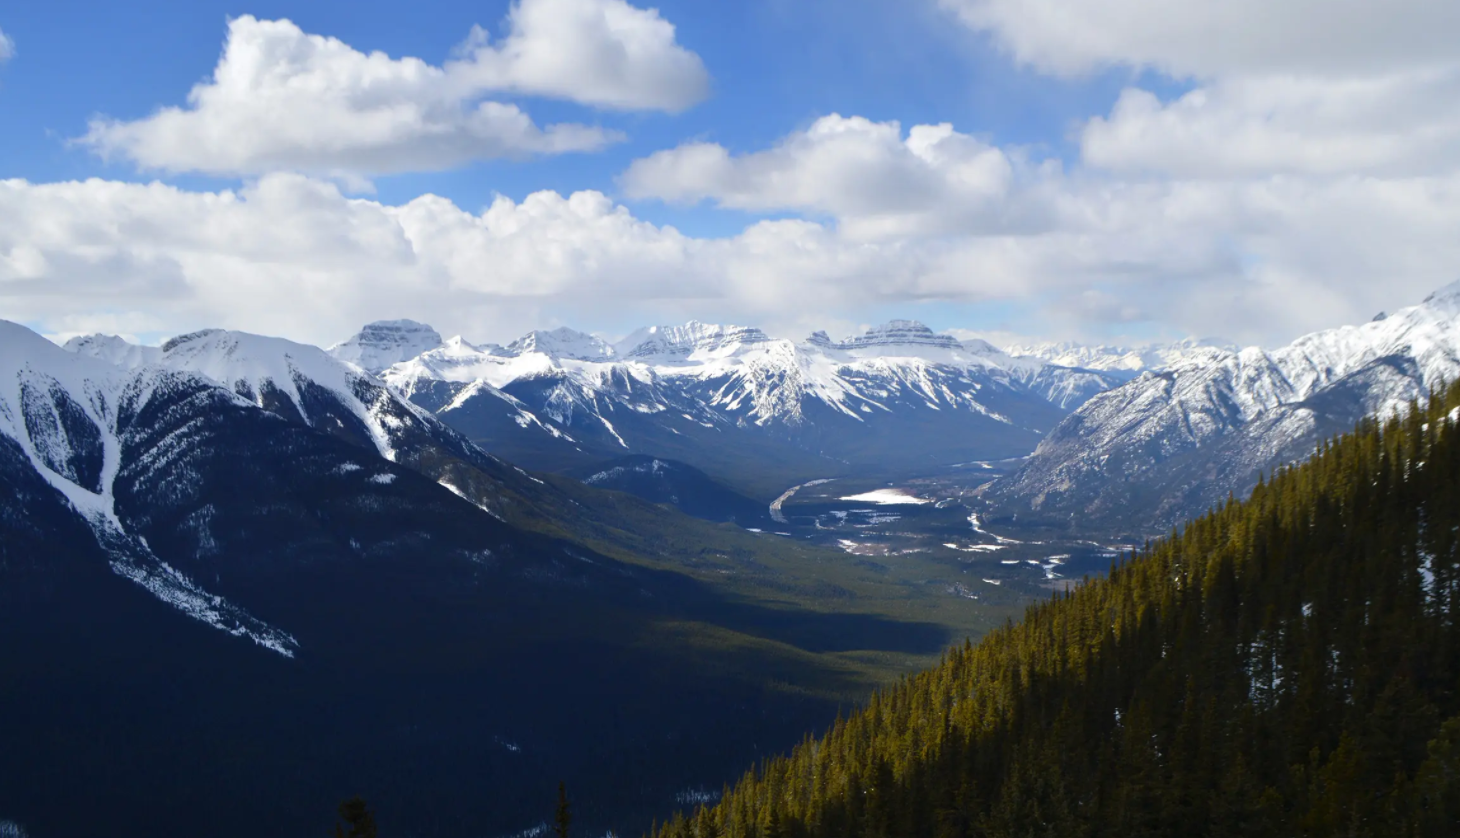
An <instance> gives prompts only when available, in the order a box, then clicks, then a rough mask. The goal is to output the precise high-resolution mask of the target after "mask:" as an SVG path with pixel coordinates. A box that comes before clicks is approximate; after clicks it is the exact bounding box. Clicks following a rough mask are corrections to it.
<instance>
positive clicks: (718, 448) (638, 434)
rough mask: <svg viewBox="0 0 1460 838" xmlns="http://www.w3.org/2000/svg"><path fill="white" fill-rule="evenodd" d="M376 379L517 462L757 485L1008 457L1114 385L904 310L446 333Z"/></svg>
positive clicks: (771, 489) (767, 490)
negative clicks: (842, 334)
mask: <svg viewBox="0 0 1460 838" xmlns="http://www.w3.org/2000/svg"><path fill="white" fill-rule="evenodd" d="M362 334H363V333H362ZM347 343H353V341H352V342H347ZM382 377H383V378H384V379H385V380H386V381H387V382H389V383H390V384H391V385H392V386H394V387H395V388H397V389H398V390H399V391H400V392H402V393H404V394H406V395H408V396H409V397H410V398H411V400H412V401H414V402H415V403H416V404H418V405H421V406H422V407H425V408H426V409H428V410H430V411H432V412H433V413H434V414H435V415H436V416H437V417H438V418H440V419H441V420H442V421H444V422H446V423H447V424H449V425H451V426H453V427H454V428H456V429H457V430H459V431H461V432H462V433H464V434H465V435H466V436H468V437H469V438H471V439H472V440H473V441H476V442H478V443H480V444H481V445H482V446H483V447H484V448H487V449H489V450H492V451H494V452H496V453H499V454H500V455H502V456H503V457H504V458H505V459H508V460H511V461H514V462H518V463H522V464H524V465H527V466H529V467H536V468H543V469H550V470H565V469H574V468H580V467H588V466H591V465H593V464H595V463H598V462H600V461H602V460H605V459H611V458H615V457H620V456H625V455H629V454H644V455H649V456H654V457H661V458H666V459H675V460H681V461H684V462H686V463H688V464H690V465H692V466H695V467H697V468H701V469H704V470H706V471H708V472H710V473H711V474H715V475H717V476H720V477H723V478H725V479H729V480H731V481H732V482H733V483H735V484H736V485H737V486H739V487H742V488H744V489H745V490H746V491H749V492H751V493H752V494H755V495H757V496H760V495H764V496H766V497H774V495H775V494H777V493H779V492H780V491H781V490H782V489H784V488H785V486H786V485H790V484H791V482H795V481H796V480H798V479H807V478H815V477H824V476H829V475H830V476H834V475H839V474H849V473H857V472H864V471H869V470H870V471H877V472H879V473H882V472H886V473H914V472H917V471H920V470H921V471H926V470H928V469H936V468H939V467H944V466H949V465H952V464H955V463H961V462H968V461H973V460H981V459H1002V458H1006V457H1013V456H1020V455H1022V454H1024V453H1026V452H1028V451H1029V450H1031V449H1032V448H1033V447H1034V445H1035V444H1036V443H1037V442H1038V441H1039V439H1040V438H1041V437H1042V435H1043V434H1044V433H1045V432H1046V431H1048V430H1049V429H1050V428H1052V427H1054V425H1055V424H1056V423H1057V422H1058V421H1059V420H1060V419H1061V418H1062V417H1063V416H1064V415H1065V414H1066V413H1068V412H1069V411H1070V410H1072V409H1074V408H1075V407H1077V406H1078V405H1079V404H1081V403H1083V402H1084V401H1085V400H1086V399H1088V398H1089V397H1090V396H1092V395H1094V394H1095V393H1098V392H1101V391H1103V390H1105V389H1107V388H1109V387H1111V386H1113V385H1114V384H1116V383H1118V381H1119V380H1120V379H1119V377H1118V376H1113V375H1110V374H1106V373H1100V372H1093V371H1090V370H1081V369H1072V368H1066V367H1059V366H1055V365H1051V364H1047V363H1045V362H1043V361H1040V360H1038V359H1033V358H1015V357H1012V356H1009V355H1007V354H1005V353H1003V352H1000V351H999V350H997V349H995V348H993V347H992V346H987V345H984V346H981V347H976V348H969V347H966V346H964V345H962V344H960V343H959V342H958V341H957V340H956V339H954V338H952V337H950V336H947V335H938V334H935V333H934V332H933V331H932V330H930V329H928V328H927V327H926V326H923V325H922V324H919V323H915V322H912V321H894V322H892V323H889V324H886V325H884V326H881V327H878V328H874V329H871V330H869V331H868V332H867V333H865V334H862V335H856V336H853V337H850V338H847V339H846V340H843V341H833V340H831V339H830V338H829V337H828V336H826V335H825V334H823V333H818V334H816V335H812V336H811V337H810V338H808V339H807V340H805V341H801V342H796V341H790V340H777V339H772V338H770V337H768V336H767V335H766V334H765V333H764V332H762V331H761V330H759V329H755V328H749V327H740V326H719V325H707V324H703V323H697V322H691V323H688V324H685V325H683V326H663V327H653V328H647V329H641V330H639V331H638V332H635V333H634V334H632V335H630V336H629V337H628V338H626V339H624V340H623V341H620V342H618V343H617V344H615V345H612V346H610V345H609V344H607V343H606V342H604V341H602V340H599V339H597V338H594V337H592V336H590V335H584V334H582V333H577V332H572V331H570V330H565V329H560V330H557V331H555V332H547V333H544V332H534V333H532V334H530V335H528V336H526V337H524V338H522V339H521V340H519V341H516V342H514V343H513V344H512V345H511V346H509V347H507V349H505V350H498V349H480V348H477V347H474V346H472V345H471V344H470V343H468V342H466V341H464V340H461V339H452V340H450V341H447V342H445V343H444V344H443V345H441V346H439V347H436V348H434V349H432V350H429V351H426V352H423V353H421V354H420V355H418V356H416V357H415V358H412V359H411V360H409V361H405V362H402V363H398V364H395V365H393V366H391V367H390V368H388V369H386V370H385V371H384V372H383V373H382Z"/></svg>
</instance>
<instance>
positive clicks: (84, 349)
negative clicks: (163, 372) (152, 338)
mask: <svg viewBox="0 0 1460 838" xmlns="http://www.w3.org/2000/svg"><path fill="white" fill-rule="evenodd" d="M62 348H64V349H66V350H68V351H71V352H75V353H77V354H78V355H87V356H90V357H92V358H96V359H98V360H102V361H106V362H107V363H109V364H115V365H117V366H119V367H125V368H126V369H136V368H137V367H141V366H146V365H148V364H155V363H157V362H158V361H159V360H161V358H162V349H161V348H160V347H156V346H140V345H138V344H135V343H132V342H131V341H129V340H127V339H126V338H121V337H117V336H116V335H82V336H79V337H74V338H71V339H70V340H68V341H66V343H65V344H64V346H63V347H62Z"/></svg>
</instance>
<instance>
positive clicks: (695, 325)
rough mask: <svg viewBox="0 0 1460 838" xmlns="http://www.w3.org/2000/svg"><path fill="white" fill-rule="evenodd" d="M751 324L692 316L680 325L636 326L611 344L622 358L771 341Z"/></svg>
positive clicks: (715, 350) (717, 349) (721, 350)
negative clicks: (715, 321) (717, 322)
mask: <svg viewBox="0 0 1460 838" xmlns="http://www.w3.org/2000/svg"><path fill="white" fill-rule="evenodd" d="M770 342H771V338H770V337H769V336H768V335H766V333H765V332H763V331H761V330H760V329H757V328H755V327H753V326H720V325H714V324H709V323H701V322H699V321H698V320H691V321H689V322H688V323H686V324H684V325H683V326H649V327H647V328H643V329H639V330H638V331H636V332H634V333H633V334H631V335H629V336H628V337H626V338H624V339H623V340H621V341H619V342H618V344H617V345H616V346H615V347H614V348H615V349H616V350H617V352H618V355H619V356H620V357H623V358H653V357H688V356H690V355H694V354H695V353H724V352H726V351H735V350H737V349H740V348H742V347H754V346H756V345H759V344H766V343H770Z"/></svg>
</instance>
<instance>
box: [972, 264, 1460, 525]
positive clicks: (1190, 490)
mask: <svg viewBox="0 0 1460 838" xmlns="http://www.w3.org/2000/svg"><path fill="white" fill-rule="evenodd" d="M1457 378H1460V283H1456V284H1453V285H1450V286H1446V287H1445V288H1443V289H1440V290H1439V291H1437V292H1435V293H1434V294H1432V295H1430V296H1429V297H1428V298H1426V300H1425V301H1424V302H1423V303H1420V304H1419V305H1416V306H1411V307H1408V308H1405V309H1401V310H1400V311H1397V312H1395V313H1394V314H1393V315H1390V316H1387V317H1385V318H1382V319H1375V320H1373V321H1370V322H1368V323H1364V324H1362V325H1357V326H1341V327H1338V328H1334V329H1327V330H1323V331H1319V332H1314V333H1312V334H1309V335H1305V336H1303V337H1300V338H1298V339H1297V340H1295V341H1293V342H1292V343H1291V344H1289V345H1288V346H1285V347H1282V348H1279V349H1275V350H1271V351H1267V350H1263V349H1260V348H1257V347H1248V348H1245V349H1239V350H1232V349H1221V348H1217V347H1201V348H1200V349H1199V351H1198V352H1195V353H1193V354H1192V355H1191V356H1189V357H1187V358H1185V359H1183V360H1181V361H1180V362H1179V363H1177V364H1175V365H1173V366H1172V367H1170V368H1169V369H1166V370H1162V371H1157V372H1151V371H1147V372H1144V373H1142V374H1141V375H1140V376H1139V377H1138V378H1136V379H1134V380H1132V381H1130V382H1128V383H1127V384H1125V385H1123V386H1121V387H1118V388H1115V389H1113V390H1110V391H1108V392H1105V393H1101V394H1099V395H1097V396H1095V397H1094V398H1092V399H1090V400H1089V401H1088V402H1086V403H1085V404H1084V405H1082V406H1081V407H1080V408H1079V409H1077V410H1076V411H1075V412H1074V413H1073V414H1072V415H1071V416H1069V417H1068V418H1067V419H1065V420H1064V421H1063V422H1061V423H1060V425H1059V426H1058V427H1056V428H1055V429H1054V430H1053V431H1051V432H1050V434H1049V435H1048V436H1047V437H1046V438H1045V439H1044V440H1043V441H1041V442H1040V444H1039V446H1038V447H1037V448H1036V449H1035V452H1034V454H1033V455H1032V456H1031V458H1030V460H1029V462H1028V463H1026V464H1025V466H1024V467H1023V468H1022V469H1021V470H1020V471H1019V472H1017V473H1015V474H1013V475H1011V476H1009V477H1007V478H1004V479H1002V480H1000V481H998V482H996V483H995V484H994V485H993V486H991V487H990V488H989V490H988V493H987V494H988V497H990V498H991V499H992V500H994V501H995V502H996V503H1000V504H1003V505H1005V506H1007V507H1008V508H1009V509H1010V510H1011V511H1018V510H1021V509H1022V510H1024V512H1023V513H1021V514H1026V515H1031V514H1032V515H1037V516H1045V517H1052V518H1056V519H1058V518H1069V517H1071V516H1074V517H1079V516H1096V517H1099V516H1106V517H1109V516H1116V515H1119V514H1121V510H1122V509H1125V510H1134V509H1142V510H1150V514H1149V515H1144V518H1143V519H1142V520H1141V521H1140V523H1141V525H1143V526H1148V527H1151V528H1153V529H1160V528H1163V527H1165V526H1169V525H1172V524H1174V523H1175V522H1179V521H1181V520H1184V519H1186V518H1188V517H1190V516H1191V515H1194V514H1200V513H1201V512H1203V511H1205V509H1206V508H1208V507H1209V506H1211V505H1212V504H1215V503H1217V502H1220V500H1221V499H1223V498H1225V497H1226V495H1227V493H1228V492H1235V493H1237V494H1239V495H1240V494H1244V493H1245V492H1246V491H1248V490H1250V488H1251V486H1252V485H1253V484H1254V483H1255V482H1256V479H1257V476H1258V474H1259V473H1260V472H1262V471H1265V470H1270V469H1272V468H1274V467H1276V466H1278V465H1281V464H1284V463H1287V462H1291V461H1293V460H1296V459H1298V458H1301V457H1304V456H1306V455H1307V454H1309V453H1311V452H1312V450H1313V446H1314V445H1315V444H1316V443H1317V442H1318V441H1319V440H1320V439H1322V438H1324V437H1327V436H1329V435H1332V434H1334V433H1340V432H1343V431H1346V430H1348V429H1349V428H1351V427H1352V426H1353V424H1354V423H1355V422H1357V421H1359V420H1360V419H1362V418H1363V417H1365V416H1373V415H1378V416H1384V415H1388V414H1392V413H1394V412H1396V411H1400V410H1403V409H1405V407H1406V406H1407V405H1408V403H1409V401H1410V400H1412V399H1415V398H1422V397H1423V396H1424V395H1425V394H1426V393H1428V392H1429V390H1430V388H1432V387H1434V386H1435V385H1436V384H1438V383H1440V382H1444V381H1454V380H1456V379H1457Z"/></svg>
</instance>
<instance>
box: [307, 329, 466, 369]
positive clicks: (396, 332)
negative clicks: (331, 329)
mask: <svg viewBox="0 0 1460 838" xmlns="http://www.w3.org/2000/svg"><path fill="white" fill-rule="evenodd" d="M440 345H441V335H440V334H439V333H438V332H437V331H436V330H435V329H433V328H431V327H430V326H427V325H426V324H425V323H417V322H416V321H414V320H378V321H376V322H374V323H368V324H366V326H365V328H363V329H361V330H360V331H359V333H357V334H355V335H354V336H353V337H351V338H350V339H349V340H346V341H344V342H343V343H338V344H335V345H334V346H332V347H330V349H329V353H330V354H331V355H333V356H334V357H336V358H338V359H339V360H341V361H344V362H346V363H350V364H354V365H355V366H357V367H360V368H361V369H363V370H365V371H367V372H374V373H378V372H380V371H382V370H384V369H385V368H386V367H389V366H390V365H391V364H398V363H400V362H401V361H409V360H410V359H412V358H414V357H416V356H417V355H420V354H421V353H422V352H427V351H430V350H432V349H435V348H436V347H438V346H440Z"/></svg>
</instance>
